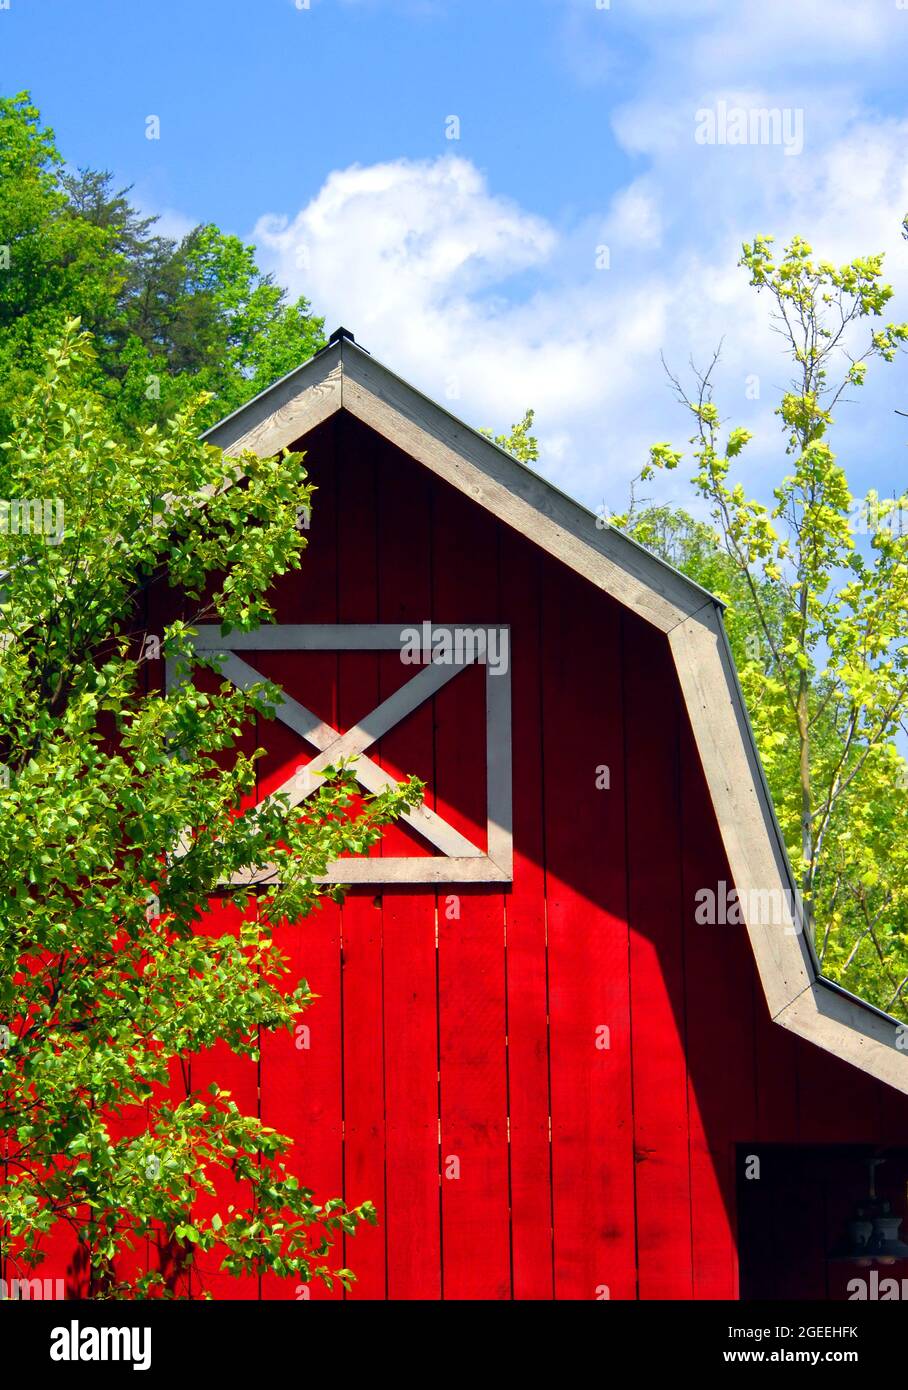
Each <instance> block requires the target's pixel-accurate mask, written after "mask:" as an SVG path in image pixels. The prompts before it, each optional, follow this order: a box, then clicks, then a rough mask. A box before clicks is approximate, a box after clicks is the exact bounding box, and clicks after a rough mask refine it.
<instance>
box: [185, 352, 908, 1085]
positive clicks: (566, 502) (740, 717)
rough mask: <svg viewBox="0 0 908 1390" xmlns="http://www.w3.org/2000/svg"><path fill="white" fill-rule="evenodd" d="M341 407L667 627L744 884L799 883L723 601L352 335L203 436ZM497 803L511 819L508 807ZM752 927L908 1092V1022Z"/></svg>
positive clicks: (775, 965) (805, 1012)
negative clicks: (751, 716) (762, 758)
mask: <svg viewBox="0 0 908 1390" xmlns="http://www.w3.org/2000/svg"><path fill="white" fill-rule="evenodd" d="M339 410H345V411H347V412H348V413H349V414H351V415H354V416H355V417H356V418H357V419H358V420H360V421H362V422H363V423H364V424H366V425H367V426H369V427H370V428H371V429H373V430H375V431H376V432H377V433H378V434H380V435H382V436H383V437H384V438H385V439H387V440H389V441H390V442H391V443H392V444H394V445H396V446H397V447H398V448H400V449H401V450H403V451H404V452H405V453H407V454H409V455H410V456H411V457H412V458H414V459H416V460H418V461H419V462H420V463H422V464H423V465H424V466H425V467H426V468H428V469H429V470H430V471H431V472H433V473H434V474H436V476H438V477H440V478H442V479H444V481H445V482H447V483H449V484H450V485H451V486H453V487H455V488H457V489H458V490H459V491H460V492H462V493H464V494H465V495H466V496H467V497H469V498H471V499H472V500H473V501H475V502H477V503H478V504H479V505H480V506H482V507H484V508H486V510H487V511H489V512H491V513H492V515H494V516H496V517H497V518H498V519H499V520H500V521H503V522H504V523H506V524H507V525H508V526H510V527H512V528H513V529H514V530H516V531H518V532H519V533H520V534H522V535H524V536H526V537H527V538H529V539H530V540H532V541H534V542H535V543H536V544H537V545H539V546H541V547H542V548H543V549H544V550H546V551H547V552H548V553H549V554H551V555H553V556H554V557H555V558H556V559H558V560H560V561H561V562H562V563H563V564H565V565H567V566H568V567H569V568H571V569H573V570H575V571H576V572H577V573H578V574H581V575H583V576H584V578H586V579H587V580H588V581H589V582H590V583H591V584H593V585H595V586H596V587H597V588H599V589H601V590H602V591H603V592H604V593H607V594H609V595H610V596H611V597H612V598H614V599H616V600H617V601H618V602H619V603H622V604H624V605H625V607H627V608H629V609H631V610H632V611H633V612H635V613H637V614H639V615H640V616H641V617H643V618H644V619H645V620H646V621H647V622H649V623H651V624H652V625H653V626H655V627H656V628H658V629H659V630H660V631H661V632H664V633H665V634H666V635H667V637H668V641H669V646H670V649H671V652H672V656H673V659H674V662H675V668H676V671H677V674H678V680H679V682H680V687H681V691H682V694H683V698H684V700H685V703H686V707H687V711H688V715H689V718H690V721H691V726H692V729H693V734H694V738H695V741H696V744H697V749H698V751H699V754H700V759H701V762H702V765H703V770H704V773H705V776H706V781H707V784H708V786H709V790H710V795H711V797H712V800H713V805H714V807H715V810H716V815H717V818H718V822H719V827H720V830H721V834H722V839H723V844H724V846H725V851H726V855H727V857H728V862H729V867H730V870H731V873H732V877H733V879H734V883H735V887H736V888H737V890H738V892H739V894H740V895H741V898H742V900H743V902H744V904H745V905H746V904H748V903H749V902H750V901H751V900H752V895H753V894H760V893H761V892H766V891H770V892H778V893H782V894H793V893H794V880H793V877H792V874H791V869H790V866H789V864H788V859H787V856H786V853H785V848H784V844H783V842H782V839H781V835H780V834H779V830H778V825H777V822H776V819H775V814H774V812H773V808H772V803H771V799H770V797H769V793H768V790H767V786H766V780H765V776H764V774H763V771H762V768H761V765H760V760H759V756H758V754H757V750H756V746H755V744H754V740H753V735H752V732H751V730H750V726H749V722H748V719H747V713H746V710H745V708H744V703H743V699H742V697H741V691H740V687H739V685H738V681H737V676H736V673H735V671H734V667H733V664H732V662H731V658H730V655H729V652H728V645H727V640H726V638H725V635H724V628H723V625H722V620H721V607H722V605H721V604H720V603H719V602H718V600H716V599H715V598H714V597H713V596H712V595H710V594H708V593H707V592H706V591H705V590H703V589H701V588H700V587H699V586H698V585H696V584H694V583H693V582H692V581H691V580H688V579H687V578H686V577H685V576H684V575H681V574H679V573H678V572H677V571H676V570H674V569H672V568H671V566H669V565H666V564H664V563H663V562H662V561H661V560H659V559H657V558H656V557H655V556H653V555H651V554H649V553H648V552H647V551H645V550H644V549H643V548H642V547H641V546H638V545H636V544H635V543H634V542H633V541H631V540H630V539H629V538H628V537H626V536H623V535H622V534H621V533H620V532H618V531H616V530H613V529H611V528H608V527H603V526H602V525H601V523H597V518H595V517H594V516H593V515H592V514H591V513H590V512H588V511H587V510H586V509H585V508H583V507H581V506H580V505H579V504H578V503H576V502H574V501H573V500H572V499H571V498H569V497H566V496H565V495H564V494H563V493H561V492H560V491H559V490H558V489H557V488H555V487H554V486H553V485H552V484H551V483H549V482H547V481H546V480H545V479H544V478H541V477H539V476H538V475H537V474H535V473H533V472H532V470H530V469H528V468H526V467H525V466H524V465H522V464H520V463H519V462H518V461H517V460H516V459H514V458H512V457H511V456H510V455H509V454H507V453H506V452H505V451H504V450H502V449H499V448H498V447H497V446H496V445H494V444H493V443H491V441H490V440H488V439H486V438H485V437H484V436H483V435H481V434H479V433H478V432H477V431H475V430H473V429H471V428H470V427H469V426H468V425H466V424H464V423H463V422H462V421H460V420H458V419H456V418H455V417H454V416H452V415H451V414H449V412H447V411H446V410H444V409H443V408H442V407H441V406H439V405H437V404H435V403H434V402H433V401H431V400H429V399H428V398H427V397H426V396H424V395H423V394H422V393H421V392H419V391H417V390H416V389H415V388H414V387H412V386H410V385H408V384H407V383H406V382H405V381H403V380H402V379H401V378H400V377H398V376H396V375H395V374H394V373H393V372H391V371H389V370H388V368H387V367H384V366H382V364H381V363H379V362H377V361H376V360H375V358H373V357H371V356H370V355H369V354H368V353H366V352H364V351H363V349H362V348H360V347H358V346H357V345H356V344H355V343H352V342H350V341H348V340H341V341H338V342H335V343H333V344H332V345H331V346H330V347H328V348H326V349H325V350H324V351H323V352H321V353H319V354H318V355H317V356H316V357H315V358H313V359H312V360H311V361H310V362H307V363H305V364H304V365H303V366H302V367H299V368H298V369H297V370H296V371H294V372H291V373H290V374H289V375H288V376H286V377H284V378H283V379H282V380H281V381H279V382H277V383H276V384H275V385H274V386H273V387H270V388H269V389H268V390H267V391H264V392H262V394H261V395H259V396H257V397H256V398H255V400H253V401H250V402H249V403H248V404H247V405H246V406H243V407H241V409H240V410H238V411H235V412H234V413H233V415H231V416H228V417H227V418H226V419H225V420H222V421H221V422H220V423H219V424H218V425H215V426H214V428H213V429H211V430H209V431H208V433H207V435H206V436H205V438H207V439H208V440H209V442H210V443H212V444H216V445H218V446H219V447H220V448H222V449H224V450H225V452H226V453H227V454H229V455H231V456H236V455H238V454H239V453H241V452H242V450H243V449H246V448H250V449H253V450H254V451H255V452H256V453H259V454H264V453H273V452H276V451H278V450H279V449H281V448H286V447H289V446H290V445H291V444H293V443H295V442H296V441H297V440H299V439H301V438H302V437H303V436H304V435H305V434H306V433H308V432H309V431H310V430H311V429H313V428H315V426H316V425H318V424H320V423H321V422H322V421H323V420H326V419H328V418H329V416H331V415H333V414H335V413H336V412H337V411H339ZM487 685H490V683H489V682H487ZM491 752H492V750H491V747H490V756H491ZM501 816H502V818H503V819H507V820H508V823H509V820H510V808H509V807H507V808H504V807H503V808H502V810H501ZM491 833H492V826H491V811H490V835H491ZM490 850H491V840H490ZM356 862H357V861H350V863H351V865H352V864H354V863H356ZM345 867H346V861H345ZM504 877H507V875H504ZM347 881H354V880H353V878H352V877H348V879H347ZM439 881H443V880H439ZM798 915H799V913H798V909H797V908H796V909H795V917H796V919H797V917H798ZM795 926H797V920H796V923H795ZM747 930H748V936H749V939H750V943H751V946H752V948H753V952H754V957H755V960H756V965H757V970H758V972H759V975H760V980H761V983H762V987H763V990H764V992H765V995H766V1000H767V1004H768V1006H769V1011H770V1014H771V1016H772V1018H773V1019H774V1020H775V1022H776V1023H778V1024H780V1025H781V1026H782V1027H784V1028H788V1029H790V1030H791V1031H793V1032H795V1033H796V1034H798V1035H799V1036H800V1037H803V1038H806V1039H808V1040H809V1041H810V1042H812V1043H814V1044H816V1045H817V1046H819V1047H822V1048H825V1049H826V1050H827V1051H828V1052H831V1053H833V1054H835V1055H836V1056H838V1057H842V1058H844V1059H846V1060H847V1061H849V1062H851V1063H853V1064H854V1065H855V1066H857V1067H860V1068H861V1069H862V1070H863V1071H866V1072H868V1073H870V1074H871V1075H873V1076H876V1077H878V1078H879V1079H880V1080H882V1081H885V1082H886V1083H887V1084H888V1085H890V1086H893V1087H895V1088H896V1089H897V1090H899V1091H902V1092H904V1093H906V1094H908V1029H905V1028H904V1027H902V1026H900V1025H899V1024H898V1023H897V1022H896V1020H895V1019H892V1018H890V1017H889V1016H888V1015H885V1014H882V1013H880V1012H879V1011H877V1010H875V1009H873V1008H872V1007H870V1006H869V1005H865V1004H864V1003H862V1002H861V1001H859V1000H856V999H854V998H852V997H851V996H849V995H848V994H846V993H845V992H844V991H841V990H838V989H837V988H835V987H834V986H832V985H830V984H829V983H828V982H827V981H824V980H823V979H822V977H821V976H820V975H819V973H818V970H817V965H816V961H815V959H814V957H813V950H812V945H811V943H809V942H808V941H807V940H806V937H805V935H804V933H803V932H801V931H798V930H792V929H791V928H790V927H789V928H786V927H785V926H781V925H777V926H773V925H767V924H765V923H761V922H760V921H757V920H748V921H747Z"/></svg>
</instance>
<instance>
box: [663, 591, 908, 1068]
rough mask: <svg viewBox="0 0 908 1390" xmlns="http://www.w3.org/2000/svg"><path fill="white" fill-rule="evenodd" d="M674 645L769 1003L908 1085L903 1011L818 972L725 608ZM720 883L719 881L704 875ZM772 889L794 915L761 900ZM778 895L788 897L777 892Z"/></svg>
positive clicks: (793, 1023) (825, 1042)
mask: <svg viewBox="0 0 908 1390" xmlns="http://www.w3.org/2000/svg"><path fill="white" fill-rule="evenodd" d="M669 646H670V648H671V650H672V654H673V656H674V660H675V668H676V670H677V673H678V679H679V681H680V684H681V689H682V692H683V695H684V700H685V703H686V706H687V711H688V715H689V718H690V721H691V727H692V729H693V734H694V739H695V741H696V744H697V749H698V751H699V754H700V760H701V762H702V765H703V771H704V774H705V777H706V781H707V785H708V787H709V790H710V795H711V797H712V801H713V805H714V807H715V811H716V818H717V820H718V823H719V829H720V832H721V834H722V842H723V845H724V847H725V853H726V855H727V857H728V863H729V868H730V869H731V873H732V877H733V879H734V886H735V888H736V889H737V891H738V894H739V895H740V900H741V904H742V908H743V915H744V919H745V921H746V924H747V933H748V937H749V939H750V943H751V947H752V949H753V953H754V957H755V960H756V964H757V970H758V972H759V975H760V980H761V983H762V986H763V991H764V993H765V995H766V1001H767V1004H768V1006H769V1011H770V1014H771V1016H772V1018H773V1019H774V1021H775V1022H776V1023H779V1024H780V1025H781V1026H782V1027H784V1028H789V1029H791V1030H792V1031H793V1032H795V1033H797V1034H798V1035H799V1036H800V1037H803V1038H806V1039H807V1040H808V1041H810V1042H812V1043H815V1044H816V1045H817V1046H818V1047H823V1048H825V1049H826V1050H827V1051H829V1052H832V1053H834V1054H835V1055H836V1056H837V1057H844V1058H846V1059H847V1060H848V1061H850V1062H853V1063H854V1065H855V1066H858V1067H860V1068H861V1069H862V1070H863V1071H867V1072H870V1073H871V1074H872V1075H874V1076H877V1077H879V1079H880V1080H882V1081H885V1082H887V1083H888V1084H889V1085H890V1086H894V1087H895V1088H896V1089H897V1090H900V1091H904V1092H906V1093H908V1052H906V1051H905V1050H900V1049H899V1048H898V1047H897V1040H898V1038H899V1036H900V1034H899V1031H898V1025H897V1024H896V1022H895V1020H893V1019H890V1018H888V1017H886V1016H885V1015H883V1014H879V1013H877V1012H876V1011H875V1010H874V1009H871V1008H868V1007H867V1006H865V1005H863V1004H861V1003H860V1002H859V1001H858V1000H855V999H852V998H850V997H849V996H848V995H847V994H843V993H840V992H839V991H838V990H836V989H834V988H833V987H831V986H830V985H828V984H826V983H825V982H824V981H823V980H822V979H820V978H819V977H818V971H817V967H816V962H815V957H814V954H813V946H812V942H810V940H809V938H808V936H807V934H806V933H805V931H804V928H803V915H802V909H801V904H800V898H799V896H798V894H797V891H796V888H795V884H794V880H793V878H792V875H791V868H790V866H789V863H788V858H787V855H786V852H785V847H784V843H783V840H782V835H781V832H780V830H779V826H778V822H777V820H776V816H775V812H774V809H773V806H772V801H771V798H770V795H769V790H768V787H767V784H766V778H765V775H764V773H763V769H762V766H761V765H760V760H759V757H758V754H757V750H756V745H755V742H754V738H753V733H752V731H751V728H750V723H749V721H748V718H747V712H746V709H745V706H744V700H743V697H742V694H741V688H740V685H739V684H738V680H737V675H736V672H735V670H734V665H733V663H732V659H731V655H730V653H729V649H728V642H727V639H726V637H725V631H724V627H723V625H722V620H721V617H720V615H719V613H718V610H717V608H716V607H715V605H713V604H710V605H707V606H706V607H705V608H704V609H703V610H702V611H701V612H700V613H698V614H697V615H696V616H695V617H693V618H691V619H688V621H687V622H684V623H681V624H679V625H678V627H677V628H675V629H674V630H673V631H672V632H671V633H670V634H669ZM702 886H703V887H710V886H714V885H707V884H704V885H702ZM766 893H770V894H779V895H781V897H782V898H783V899H784V900H786V901H788V902H790V904H791V905H792V909H793V911H792V915H791V919H790V921H789V922H788V923H787V924H786V923H779V922H777V921H775V920H764V919H763V918H762V917H761V915H760V913H759V912H757V913H754V911H753V910H752V909H753V907H754V904H755V903H756V904H760V903H762V902H764V901H765V897H764V895H765V894H766ZM777 901H778V899H777Z"/></svg>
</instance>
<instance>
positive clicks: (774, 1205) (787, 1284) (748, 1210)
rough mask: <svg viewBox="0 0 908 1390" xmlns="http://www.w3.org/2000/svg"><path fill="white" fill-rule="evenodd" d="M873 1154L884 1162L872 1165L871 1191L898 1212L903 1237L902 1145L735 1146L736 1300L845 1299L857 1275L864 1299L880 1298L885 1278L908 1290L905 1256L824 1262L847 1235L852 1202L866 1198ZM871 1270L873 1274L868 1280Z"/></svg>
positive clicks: (907, 1178) (906, 1173)
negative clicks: (890, 1260)
mask: <svg viewBox="0 0 908 1390" xmlns="http://www.w3.org/2000/svg"><path fill="white" fill-rule="evenodd" d="M874 1157H878V1158H883V1159H884V1160H885V1161H884V1162H883V1163H882V1164H880V1165H879V1166H878V1167H877V1168H876V1170H875V1182H876V1191H877V1194H878V1195H879V1196H880V1197H883V1198H886V1199H888V1201H889V1202H890V1203H891V1209H892V1212H893V1214H894V1215H896V1216H899V1217H901V1219H902V1227H901V1238H902V1240H905V1239H906V1234H905V1233H906V1229H908V1197H906V1193H908V1148H899V1149H885V1150H878V1149H873V1148H872V1147H870V1146H869V1145H860V1144H835V1145H825V1146H822V1147H821V1146H813V1145H803V1146H802V1145H788V1144H739V1145H738V1150H737V1179H738V1180H737V1192H738V1253H739V1266H740V1268H739V1286H740V1297H741V1298H742V1299H745V1300H749V1299H777V1298H778V1299H829V1300H831V1301H833V1302H838V1301H847V1300H849V1299H851V1298H853V1297H854V1296H855V1293H856V1291H857V1286H856V1285H855V1284H854V1282H853V1281H854V1280H855V1279H863V1280H865V1281H866V1284H867V1296H868V1297H870V1298H872V1297H873V1296H874V1290H875V1289H876V1290H877V1296H878V1297H879V1296H880V1295H879V1288H880V1281H881V1280H883V1279H895V1280H897V1281H899V1288H900V1289H903V1290H904V1289H908V1259H905V1260H899V1261H897V1262H896V1263H895V1264H893V1265H884V1266H876V1265H874V1266H871V1267H869V1268H868V1267H865V1266H862V1265H858V1264H855V1263H852V1262H847V1263H841V1262H839V1261H836V1260H832V1259H830V1255H831V1253H832V1252H833V1251H834V1250H835V1249H836V1248H837V1247H838V1246H839V1244H840V1242H841V1241H842V1239H843V1237H844V1235H845V1231H846V1223H847V1222H848V1221H849V1220H850V1219H851V1217H852V1215H853V1213H854V1207H855V1204H856V1203H857V1202H859V1201H860V1200H861V1199H862V1198H864V1197H866V1195H867V1192H868V1181H869V1165H870V1160H871V1159H872V1158H874ZM755 1160H756V1161H757V1163H755ZM757 1164H758V1166H757ZM874 1270H876V1278H875V1279H874V1278H873V1277H871V1276H872V1275H873V1272H874ZM902 1281H905V1282H904V1283H903V1282H902ZM849 1284H850V1285H851V1287H850V1288H849ZM889 1287H890V1288H891V1286H889Z"/></svg>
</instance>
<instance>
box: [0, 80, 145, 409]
mask: <svg viewBox="0 0 908 1390" xmlns="http://www.w3.org/2000/svg"><path fill="white" fill-rule="evenodd" d="M62 165H63V161H62V159H61V157H60V155H59V153H58V152H57V149H56V146H55V144H54V134H53V131H52V130H48V129H45V128H43V127H42V126H41V120H40V114H39V112H38V110H37V108H36V107H35V106H33V105H32V103H31V101H30V100H29V98H28V95H27V94H26V93H20V95H19V96H16V97H2V98H0V430H2V424H3V416H4V414H5V413H6V412H8V409H9V405H10V403H11V402H13V401H15V400H16V399H18V398H21V396H22V395H23V394H24V393H26V392H27V391H28V388H29V386H30V385H31V383H32V382H33V381H34V380H35V377H36V375H38V374H39V373H40V372H41V371H42V370H43V365H44V350H45V348H46V346H47V345H48V343H50V342H51V341H52V340H53V339H54V337H55V336H56V335H57V334H59V333H60V331H61V329H62V327H63V324H64V323H65V322H66V320H67V319H68V318H72V317H81V318H82V319H83V320H84V322H85V323H86V325H94V324H99V323H101V322H102V321H104V320H105V319H109V318H110V316H111V315H112V313H113V312H114V308H115V304H116V298H117V294H118V292H119V289H120V286H121V284H122V282H123V267H122V264H121V262H120V260H119V259H118V258H117V257H116V256H112V255H111V254H110V253H109V249H108V237H107V233H106V232H105V230H104V229H103V228H101V227H98V226H95V225H93V224H92V223H91V222H90V221H87V220H85V219H84V218H81V217H79V216H78V215H77V214H76V213H75V212H74V211H73V209H72V208H71V207H70V204H69V201H68V199H67V196H66V191H65V188H64V186H63V184H62V181H61V171H62Z"/></svg>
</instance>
